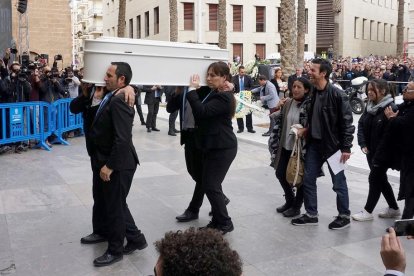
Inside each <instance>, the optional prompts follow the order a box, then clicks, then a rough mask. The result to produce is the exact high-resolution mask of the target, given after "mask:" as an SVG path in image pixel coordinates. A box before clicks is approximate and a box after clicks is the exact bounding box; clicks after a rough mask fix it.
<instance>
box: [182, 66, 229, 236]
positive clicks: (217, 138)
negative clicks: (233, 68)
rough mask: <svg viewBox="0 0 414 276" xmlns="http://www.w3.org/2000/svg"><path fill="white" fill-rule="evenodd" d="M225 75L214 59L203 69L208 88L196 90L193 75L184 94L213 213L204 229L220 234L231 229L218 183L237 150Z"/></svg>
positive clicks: (225, 69) (195, 76)
mask: <svg viewBox="0 0 414 276" xmlns="http://www.w3.org/2000/svg"><path fill="white" fill-rule="evenodd" d="M229 74H230V72H229V67H228V66H227V64H226V63H224V62H214V63H212V64H210V66H209V67H208V71H207V85H208V86H209V88H210V89H207V90H206V89H197V88H198V87H199V84H200V78H199V76H198V75H194V76H192V78H191V83H190V88H189V92H188V93H187V99H188V101H189V103H190V105H191V108H192V111H193V114H194V119H195V124H196V126H197V128H196V147H198V148H199V149H200V150H201V152H202V154H201V155H202V156H201V159H202V160H201V162H202V177H201V186H202V187H203V190H204V192H205V194H206V195H207V198H208V200H209V201H210V204H211V207H212V213H213V218H212V220H211V222H210V223H209V224H208V225H207V226H206V228H214V229H217V230H219V231H220V232H221V233H222V234H225V233H227V232H231V231H233V229H234V227H233V223H232V221H231V218H230V216H229V215H228V213H227V208H226V202H225V196H224V194H223V190H222V186H221V184H222V182H223V180H224V178H225V176H226V174H227V171H228V170H229V168H230V165H231V163H232V162H233V160H234V158H235V157H236V153H237V138H236V135H235V134H234V133H233V127H232V122H231V120H232V117H233V116H234V112H235V106H236V102H235V98H234V96H233V92H232V91H231V90H232V89H230V88H229V87H230V86H232V85H231V84H230V83H229V81H228V80H229V78H228V76H229ZM196 89H197V90H196Z"/></svg>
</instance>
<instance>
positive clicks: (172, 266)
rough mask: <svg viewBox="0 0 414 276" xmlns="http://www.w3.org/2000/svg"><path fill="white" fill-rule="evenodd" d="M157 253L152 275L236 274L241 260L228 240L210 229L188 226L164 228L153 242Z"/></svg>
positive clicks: (237, 274)
mask: <svg viewBox="0 0 414 276" xmlns="http://www.w3.org/2000/svg"><path fill="white" fill-rule="evenodd" d="M155 248H156V249H157V251H158V253H159V254H160V256H159V258H158V260H157V263H156V265H155V267H154V275H155V276H175V275H180V276H192V275H194V276H212V275H214V276H240V275H242V267H243V264H242V261H241V259H240V256H239V254H238V253H237V252H236V251H235V250H232V249H231V248H230V246H229V243H228V242H227V241H226V240H225V239H224V238H223V237H222V235H220V233H219V232H217V231H215V230H213V229H207V230H204V231H200V230H196V229H195V228H193V227H192V228H190V229H187V230H185V231H184V232H182V231H177V232H172V231H171V232H168V233H166V234H165V236H164V238H162V239H161V240H159V241H157V242H155Z"/></svg>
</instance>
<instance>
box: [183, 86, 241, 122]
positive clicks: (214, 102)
mask: <svg viewBox="0 0 414 276" xmlns="http://www.w3.org/2000/svg"><path fill="white" fill-rule="evenodd" d="M210 97H212V99H211V100H209V101H208V102H206V103H202V102H201V101H200V98H199V97H198V93H197V90H193V91H190V92H188V93H187V99H188V101H189V102H190V105H191V108H192V111H193V114H194V118H196V119H204V118H210V117H214V116H217V115H220V114H230V113H231V112H230V109H231V97H233V94H232V93H230V92H218V93H215V95H214V96H210Z"/></svg>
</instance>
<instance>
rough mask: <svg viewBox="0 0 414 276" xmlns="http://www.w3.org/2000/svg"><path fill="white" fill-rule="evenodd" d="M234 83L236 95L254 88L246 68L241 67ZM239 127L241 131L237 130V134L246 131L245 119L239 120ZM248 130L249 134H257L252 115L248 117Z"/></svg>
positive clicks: (233, 80)
mask: <svg viewBox="0 0 414 276" xmlns="http://www.w3.org/2000/svg"><path fill="white" fill-rule="evenodd" d="M232 82H233V84H234V92H235V93H239V92H240V91H243V90H250V89H252V86H253V80H252V78H251V77H250V76H248V75H246V70H245V68H244V66H240V67H239V74H238V75H235V76H234V77H233V79H232ZM237 126H238V128H239V130H237V133H241V132H243V131H244V122H243V118H237ZM246 128H247V132H250V133H255V132H256V131H255V130H253V120H252V113H249V114H247V115H246Z"/></svg>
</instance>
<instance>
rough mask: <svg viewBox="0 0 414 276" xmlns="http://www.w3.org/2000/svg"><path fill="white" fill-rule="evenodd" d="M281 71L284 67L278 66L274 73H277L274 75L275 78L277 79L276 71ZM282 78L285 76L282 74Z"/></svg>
mask: <svg viewBox="0 0 414 276" xmlns="http://www.w3.org/2000/svg"><path fill="white" fill-rule="evenodd" d="M279 71H282V68H280V67H278V68H276V69H275V73H274V74H275V75H274V78H275V79H276V73H277V72H279ZM281 78H283V75H282V77H281Z"/></svg>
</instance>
